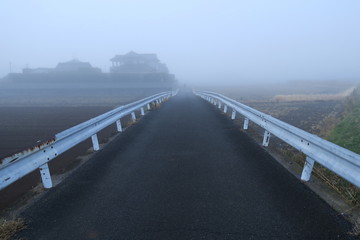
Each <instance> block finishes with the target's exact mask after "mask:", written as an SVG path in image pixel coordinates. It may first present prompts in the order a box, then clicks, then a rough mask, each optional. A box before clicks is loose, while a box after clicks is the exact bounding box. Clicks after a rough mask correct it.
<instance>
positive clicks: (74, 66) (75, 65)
mask: <svg viewBox="0 0 360 240" xmlns="http://www.w3.org/2000/svg"><path fill="white" fill-rule="evenodd" d="M54 71H55V72H101V70H100V68H95V67H92V66H91V64H90V63H88V62H80V61H79V60H75V59H74V60H72V61H68V62H61V63H58V65H57V66H56V68H55V69H54Z"/></svg>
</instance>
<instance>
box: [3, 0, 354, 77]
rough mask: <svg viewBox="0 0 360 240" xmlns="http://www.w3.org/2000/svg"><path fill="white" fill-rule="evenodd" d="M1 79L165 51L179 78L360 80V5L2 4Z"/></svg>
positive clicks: (341, 1) (143, 0)
mask: <svg viewBox="0 0 360 240" xmlns="http://www.w3.org/2000/svg"><path fill="white" fill-rule="evenodd" d="M0 24H1V28H0V32H1V35H0V77H2V76H4V75H6V74H7V73H9V63H10V62H11V63H12V69H13V72H20V71H21V69H22V68H24V67H26V66H27V65H28V66H29V67H31V68H36V67H55V66H56V64H57V63H58V62H63V61H68V60H71V59H73V58H77V59H79V60H81V61H87V62H90V63H91V64H92V65H94V66H97V67H100V68H101V69H103V70H104V69H107V70H108V68H109V67H110V61H109V59H110V58H111V57H113V56H114V55H116V54H124V53H127V52H128V51H131V50H133V51H135V52H138V53H156V54H158V57H159V59H160V60H161V61H162V62H165V63H166V64H167V65H168V67H169V69H170V71H171V72H172V73H174V74H175V75H176V76H177V77H178V79H179V80H180V81H184V82H190V81H202V82H204V81H219V82H224V81H225V82H226V81H274V80H279V81H284V80H313V79H315V80H329V79H331V80H334V79H335V80H356V79H359V80H360V1H359V0H336V1H335V0H287V1H285V0H262V1H261V0H247V1H242V0H233V1H231V0H219V1H217V0H216V1H215V0H214V1H213V0H207V1H196V0H191V1H188V0H182V1H178V0H176V1H175V0H174V1H171V0H162V1H160V0H127V1H122V0H101V1H100V0H99V1H95V0H59V1H56V0H51V1H50V0H1V1H0Z"/></svg>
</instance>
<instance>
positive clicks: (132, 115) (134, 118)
mask: <svg viewBox="0 0 360 240" xmlns="http://www.w3.org/2000/svg"><path fill="white" fill-rule="evenodd" d="M131 119H132V121H133V122H135V121H136V115H135V112H132V113H131Z"/></svg>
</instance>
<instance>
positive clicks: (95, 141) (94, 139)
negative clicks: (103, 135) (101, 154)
mask: <svg viewBox="0 0 360 240" xmlns="http://www.w3.org/2000/svg"><path fill="white" fill-rule="evenodd" d="M91 140H92V143H93V149H94V151H98V150H99V149H100V146H99V140H98V137H97V135H96V133H95V134H94V135H92V136H91Z"/></svg>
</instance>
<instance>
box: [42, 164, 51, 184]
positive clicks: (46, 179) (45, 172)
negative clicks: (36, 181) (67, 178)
mask: <svg viewBox="0 0 360 240" xmlns="http://www.w3.org/2000/svg"><path fill="white" fill-rule="evenodd" d="M39 170H40V175H41V180H42V183H43V186H44V188H52V186H53V185H52V181H51V175H50V170H49V165H48V164H47V163H45V164H44V165H41V166H40V168H39Z"/></svg>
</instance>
